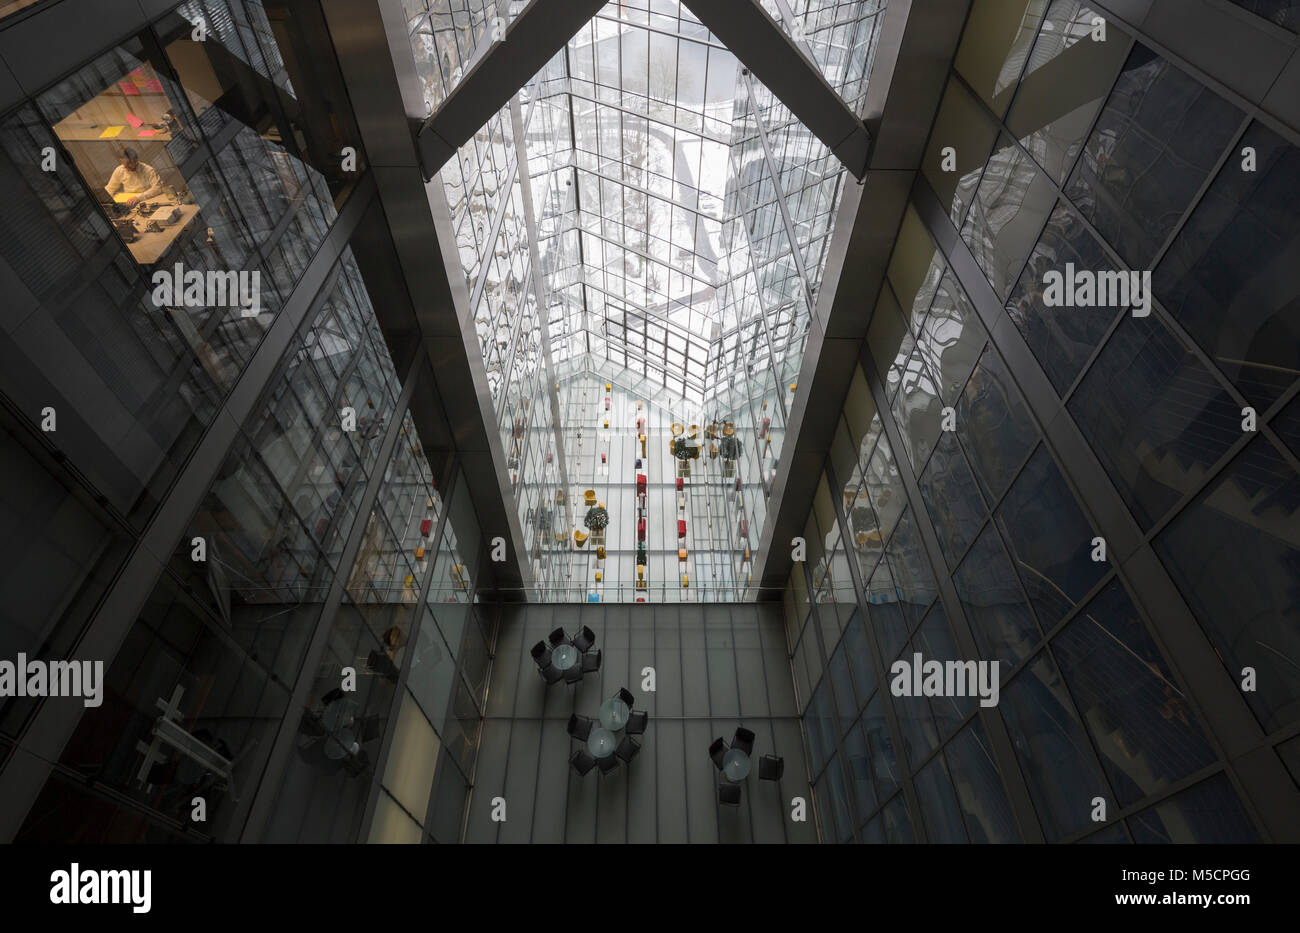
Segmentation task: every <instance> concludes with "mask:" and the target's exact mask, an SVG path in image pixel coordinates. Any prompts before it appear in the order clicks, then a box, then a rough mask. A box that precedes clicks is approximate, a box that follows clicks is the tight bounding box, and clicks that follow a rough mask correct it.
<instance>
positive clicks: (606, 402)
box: [605, 395, 609, 411]
mask: <svg viewBox="0 0 1300 933" xmlns="http://www.w3.org/2000/svg"><path fill="white" fill-rule="evenodd" d="M605 411H609V396H608V395H606V396H605Z"/></svg>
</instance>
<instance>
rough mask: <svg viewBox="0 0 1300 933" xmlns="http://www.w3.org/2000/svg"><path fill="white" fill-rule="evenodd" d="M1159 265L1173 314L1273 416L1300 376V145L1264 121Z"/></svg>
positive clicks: (1159, 284)
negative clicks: (1299, 270) (1249, 161)
mask: <svg viewBox="0 0 1300 933" xmlns="http://www.w3.org/2000/svg"><path fill="white" fill-rule="evenodd" d="M1246 146H1250V147H1252V148H1253V149H1254V150H1255V154H1256V158H1257V160H1258V165H1257V168H1256V170H1255V171H1253V172H1243V171H1241V165H1240V162H1239V161H1238V159H1237V157H1235V156H1234V157H1232V158H1230V159H1229V160H1228V162H1227V164H1226V165H1225V166H1224V168H1223V170H1222V171H1221V172H1220V173H1219V177H1218V178H1217V179H1215V181H1214V184H1212V185H1211V186H1210V188H1209V190H1208V191H1207V192H1206V193H1205V198H1204V200H1203V201H1202V202H1201V203H1200V204H1199V205H1198V206H1197V208H1196V210H1195V211H1194V212H1193V213H1192V216H1191V217H1190V218H1188V221H1187V224H1186V225H1185V226H1184V227H1183V229H1182V230H1181V231H1180V232H1179V234H1178V237H1177V239H1175V240H1174V242H1173V245H1172V246H1171V247H1170V248H1169V253H1168V254H1167V256H1166V258H1165V259H1164V260H1163V261H1162V262H1161V263H1160V266H1159V267H1158V268H1157V269H1156V274H1155V277H1154V282H1153V284H1154V287H1155V291H1156V293H1157V294H1158V295H1160V297H1161V299H1162V300H1163V301H1164V304H1165V307H1167V308H1168V309H1169V313H1170V314H1171V315H1172V316H1173V317H1174V318H1176V319H1177V321H1178V323H1179V324H1181V325H1182V326H1183V327H1185V328H1187V330H1188V332H1189V333H1190V334H1191V335H1192V337H1193V338H1194V339H1195V340H1196V341H1197V342H1198V343H1199V344H1200V345H1201V346H1202V347H1203V348H1204V349H1205V351H1206V352H1207V353H1208V354H1210V356H1211V357H1212V358H1213V359H1214V361H1215V364H1216V365H1217V366H1218V367H1219V368H1220V369H1222V370H1223V372H1224V373H1226V374H1227V376H1228V378H1230V379H1232V381H1233V382H1235V383H1236V384H1237V388H1239V389H1241V391H1242V394H1243V395H1245V396H1246V398H1247V400H1248V401H1250V402H1252V403H1253V404H1254V405H1255V406H1256V407H1257V409H1258V410H1259V411H1263V410H1264V409H1265V408H1267V407H1268V406H1269V405H1271V404H1272V403H1273V402H1274V401H1276V400H1277V398H1278V396H1279V395H1281V394H1282V392H1284V391H1285V390H1286V389H1287V387H1288V386H1290V385H1291V384H1292V383H1293V382H1295V380H1296V377H1297V376H1298V375H1300V282H1298V281H1297V279H1298V278H1300V277H1297V276H1296V270H1295V256H1296V252H1297V249H1298V248H1300V210H1296V205H1297V203H1300V149H1297V148H1296V147H1295V146H1290V145H1287V144H1286V143H1285V142H1284V141H1283V140H1281V139H1280V138H1278V137H1277V136H1276V135H1275V134H1273V133H1272V132H1271V131H1269V130H1268V129H1267V128H1265V127H1264V126H1262V125H1260V124H1258V123H1255V124H1252V125H1251V127H1250V129H1249V130H1247V131H1246V135H1245V136H1244V137H1242V139H1241V142H1240V143H1238V150H1239V151H1240V149H1241V148H1244V147H1246Z"/></svg>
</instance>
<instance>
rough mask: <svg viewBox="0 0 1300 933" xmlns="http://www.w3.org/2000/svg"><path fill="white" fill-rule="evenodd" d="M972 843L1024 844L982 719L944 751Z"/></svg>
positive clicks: (965, 730)
mask: <svg viewBox="0 0 1300 933" xmlns="http://www.w3.org/2000/svg"><path fill="white" fill-rule="evenodd" d="M944 757H945V758H946V760H947V763H948V774H949V776H950V778H951V780H952V785H953V788H954V789H955V790H956V792H957V801H958V803H959V805H960V806H961V810H962V817H963V819H964V820H965V823H966V832H967V835H968V836H969V837H970V841H971V842H977V843H986V842H1020V833H1019V831H1018V830H1017V829H1016V822H1015V818H1014V817H1013V816H1012V815H1011V804H1010V803H1009V802H1008V801H1007V792H1006V788H1005V787H1004V786H1003V777H1002V774H1001V772H1000V771H999V770H998V766H997V762H996V761H995V760H994V758H993V752H992V750H991V749H990V747H989V742H988V737H987V736H986V735H985V734H984V727H983V726H982V725H980V722H979V720H978V719H976V720H974V721H973V722H971V724H970V725H969V726H967V727H966V728H965V729H963V730H962V732H961V734H960V735H958V736H957V737H956V738H955V739H953V740H952V741H951V742H949V743H948V746H947V748H945V749H944Z"/></svg>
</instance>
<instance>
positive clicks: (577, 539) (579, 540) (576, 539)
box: [573, 531, 589, 547]
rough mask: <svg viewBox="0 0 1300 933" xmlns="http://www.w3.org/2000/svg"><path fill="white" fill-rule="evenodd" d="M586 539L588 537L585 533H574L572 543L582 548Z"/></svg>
mask: <svg viewBox="0 0 1300 933" xmlns="http://www.w3.org/2000/svg"><path fill="white" fill-rule="evenodd" d="M588 537H589V535H588V534H587V533H586V532H585V531H574V532H573V543H574V544H576V545H577V546H578V547H582V546H583V545H584V544H586V543H587V538H588Z"/></svg>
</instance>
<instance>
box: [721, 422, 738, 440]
mask: <svg viewBox="0 0 1300 933" xmlns="http://www.w3.org/2000/svg"><path fill="white" fill-rule="evenodd" d="M722 433H723V434H725V435H727V437H731V436H732V435H734V434H735V433H736V425H735V424H734V423H732V422H730V421H728V422H727V423H726V424H724V425H723V426H722Z"/></svg>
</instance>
